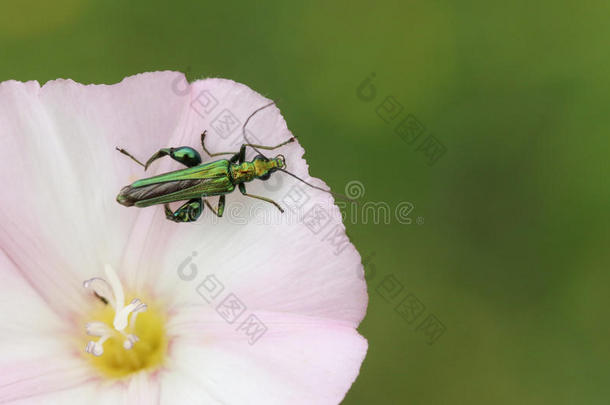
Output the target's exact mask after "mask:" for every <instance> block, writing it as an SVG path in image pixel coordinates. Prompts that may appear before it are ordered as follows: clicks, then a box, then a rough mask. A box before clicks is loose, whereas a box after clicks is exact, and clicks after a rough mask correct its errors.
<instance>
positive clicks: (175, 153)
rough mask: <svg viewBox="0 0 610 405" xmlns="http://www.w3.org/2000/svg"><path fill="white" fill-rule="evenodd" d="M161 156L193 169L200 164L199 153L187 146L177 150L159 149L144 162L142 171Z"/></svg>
mask: <svg viewBox="0 0 610 405" xmlns="http://www.w3.org/2000/svg"><path fill="white" fill-rule="evenodd" d="M163 156H169V157H171V158H172V159H174V160H175V161H176V162H180V163H182V164H183V165H185V166H187V167H193V166H197V165H199V164H201V155H199V152H197V151H196V150H195V149H193V148H191V147H189V146H181V147H179V148H164V149H159V151H158V152H157V153H155V154H154V155H152V156H151V157H150V158H149V159H148V160H147V161H146V165H144V170H146V169H148V166H150V164H151V163H152V162H154V161H155V160H157V159H159V158H161V157H163Z"/></svg>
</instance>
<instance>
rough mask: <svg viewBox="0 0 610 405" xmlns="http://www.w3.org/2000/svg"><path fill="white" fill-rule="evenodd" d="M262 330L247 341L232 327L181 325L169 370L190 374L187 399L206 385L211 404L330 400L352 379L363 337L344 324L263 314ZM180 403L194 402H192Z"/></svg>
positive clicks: (338, 396)
mask: <svg viewBox="0 0 610 405" xmlns="http://www.w3.org/2000/svg"><path fill="white" fill-rule="evenodd" d="M260 316H261V318H263V319H266V320H267V327H268V331H267V333H266V334H265V335H264V336H263V337H262V338H261V339H259V340H258V341H256V342H255V343H254V344H253V345H250V344H249V343H248V339H247V338H246V337H245V336H244V335H243V334H239V333H238V332H236V331H235V330H234V329H233V330H232V331H230V329H232V328H230V327H227V328H224V329H226V330H225V331H224V332H220V331H221V329H223V326H222V325H221V324H211V323H210V324H208V326H209V330H210V331H213V333H211V334H210V333H207V334H206V333H205V332H203V333H202V330H203V329H204V328H201V329H200V326H202V325H198V324H196V323H195V324H191V325H190V326H189V327H188V329H191V332H192V333H189V332H188V331H186V330H184V328H186V325H183V326H182V328H183V330H182V337H181V338H176V340H175V341H174V342H173V344H172V349H171V350H172V353H171V358H172V362H171V364H170V365H169V367H170V369H174V370H178V371H180V372H182V373H183V374H185V375H188V376H189V377H190V379H191V381H192V387H191V389H190V390H189V391H190V392H192V393H193V394H192V396H193V398H195V397H196V395H197V393H198V392H200V391H204V392H206V393H207V395H209V396H210V397H212V398H214V399H215V400H216V401H215V402H217V403H228V404H241V403H251V404H259V403H260V404H286V403H290V404H312V403H313V404H336V403H339V402H340V401H341V400H342V399H343V397H344V395H345V393H346V392H347V390H348V389H349V387H350V386H351V384H352V382H353V381H354V379H355V378H356V376H357V374H358V371H359V368H360V364H361V363H362V360H363V358H364V356H365V354H366V350H367V343H366V340H365V339H363V338H362V337H361V336H359V335H358V333H357V332H356V331H355V330H354V329H353V328H352V327H350V326H349V325H341V324H338V323H336V322H331V321H328V320H323V319H314V318H306V317H295V316H293V315H286V314H272V313H261V314H260ZM185 403H196V402H195V401H190V402H188V401H187V402H185Z"/></svg>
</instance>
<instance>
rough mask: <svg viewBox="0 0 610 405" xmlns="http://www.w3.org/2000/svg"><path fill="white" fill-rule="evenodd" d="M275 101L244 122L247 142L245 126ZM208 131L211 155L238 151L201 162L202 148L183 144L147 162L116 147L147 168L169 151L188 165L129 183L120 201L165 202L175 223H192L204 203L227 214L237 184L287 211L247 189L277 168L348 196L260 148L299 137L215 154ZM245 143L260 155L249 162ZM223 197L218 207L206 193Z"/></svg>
mask: <svg viewBox="0 0 610 405" xmlns="http://www.w3.org/2000/svg"><path fill="white" fill-rule="evenodd" d="M273 104H274V103H270V104H267V105H265V106H263V107H260V108H259V109H257V110H255V111H254V112H253V113H252V114H251V115H250V116H249V117H248V119H246V122H244V125H243V127H242V132H243V136H244V139H245V140H246V142H248V138H247V136H246V125H247V124H248V122H249V121H250V118H252V117H253V116H254V115H255V114H256V113H257V112H259V111H261V110H262V109H264V108H267V107H269V106H271V105H273ZM205 135H206V133H205V131H204V132H203V133H202V134H201V146H202V148H203V150H204V151H205V152H206V153H207V154H208V155H209V156H211V157H213V156H219V155H233V156H232V157H231V158H230V159H222V160H216V161H213V162H208V163H202V162H201V156H200V155H199V152H197V151H196V150H195V149H193V148H191V147H189V146H181V147H178V148H164V149H160V150H159V151H158V152H157V153H155V154H154V155H152V156H151V157H150V159H148V161H147V162H146V164H143V163H142V162H140V161H139V160H138V159H136V158H135V157H133V156H132V155H131V154H130V153H129V152H127V151H126V150H125V149H120V148H116V149H117V150H118V151H119V152H121V153H123V154H124V155H127V156H129V157H130V158H131V159H133V160H134V161H135V162H136V163H138V164H139V165H141V166H143V167H144V170H146V169H148V166H149V165H150V164H151V163H152V162H153V161H155V160H157V159H159V158H161V157H163V156H169V157H171V158H172V159H174V160H175V161H177V162H180V163H182V164H183V165H185V166H187V168H186V169H182V170H176V171H173V172H169V173H164V174H160V175H158V176H154V177H149V178H145V179H141V180H137V181H135V182H134V183H132V184H130V185H129V186H125V187H123V189H121V191H120V192H119V194H118V195H117V198H116V200H117V202H118V203H119V204H122V205H124V206H126V207H131V206H136V207H149V206H151V205H157V204H163V205H164V207H165V216H166V218H167V219H169V220H170V221H174V222H193V221H196V220H197V219H198V218H199V216H200V215H201V213H202V212H203V208H204V207H203V204H204V203H205V205H207V206H208V208H210V209H211V210H212V212H213V213H214V214H216V215H217V216H218V217H222V214H223V212H224V208H225V196H226V194H229V193H231V192H233V190H235V186H237V187H238V188H239V191H240V192H241V193H242V194H243V195H245V196H247V197H252V198H256V199H259V200H262V201H266V202H268V203H271V204H273V205H275V206H276V207H277V208H278V209H279V210H280V212H284V210H283V209H282V207H280V206H279V204H278V203H276V202H275V201H273V200H272V199H270V198H266V197H261V196H258V195H253V194H248V193H247V192H246V184H245V183H247V182H250V181H252V180H254V179H259V180H268V179H269V178H270V177H271V174H272V173H274V172H275V171H281V172H284V173H286V174H288V175H290V176H292V177H294V178H295V179H297V180H299V181H301V182H303V183H305V184H307V185H308V186H309V187H312V188H315V189H318V190H321V191H324V192H328V193H331V194H334V195H337V196H341V197H345V196H343V195H342V194H338V193H333V192H332V191H330V190H325V189H323V188H321V187H318V186H315V185H313V184H311V183H309V182H307V181H305V180H303V179H301V178H300V177H298V176H296V175H294V174H292V173H290V172H289V171H287V170H286V169H285V168H286V160H285V158H284V156H283V155H277V156H276V157H274V158H268V157H266V156H264V155H263V154H262V152H261V151H260V150H259V149H266V150H273V149H277V148H279V147H282V146H284V145H286V144H288V143H290V142H294V140H295V138H290V139H289V140H287V141H286V142H282V143H280V144H279V145H277V146H262V145H254V144H251V143H244V144H243V145H242V146H241V148H240V150H239V152H219V153H210V152H209V151H208V150H207V148H206V147H205ZM246 147H251V148H252V149H254V150H255V151H257V152H258V153H259V154H258V155H257V156H256V157H255V158H254V159H253V160H252V161H251V162H246V161H245V159H246ZM217 195H218V196H220V199H219V200H218V208H217V209H216V210H214V208H212V206H211V205H210V203H209V202H208V201H207V199H206V197H212V196H217ZM176 201H186V203H184V204H183V205H182V206H180V207H179V208H178V209H177V210H176V211H172V210H171V208H170V207H169V203H171V202H176Z"/></svg>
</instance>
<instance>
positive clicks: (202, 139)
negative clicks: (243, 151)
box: [201, 131, 239, 157]
mask: <svg viewBox="0 0 610 405" xmlns="http://www.w3.org/2000/svg"><path fill="white" fill-rule="evenodd" d="M206 132H207V131H203V133H202V134H201V147H202V148H203V151H204V152H205V153H207V154H208V155H209V156H210V157H214V156H220V155H234V154H235V152H217V153H211V152H210V151H209V150H208V148H206V147H205V142H204V141H205V136H206ZM237 153H239V152H237Z"/></svg>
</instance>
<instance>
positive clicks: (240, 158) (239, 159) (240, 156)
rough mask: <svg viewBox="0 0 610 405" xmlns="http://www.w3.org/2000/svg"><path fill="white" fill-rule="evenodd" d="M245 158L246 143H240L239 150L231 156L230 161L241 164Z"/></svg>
mask: <svg viewBox="0 0 610 405" xmlns="http://www.w3.org/2000/svg"><path fill="white" fill-rule="evenodd" d="M245 160H246V145H241V148H239V152H237V153H236V154H235V155H233V157H232V158H231V160H230V161H231V163H238V162H239V164H242V163H244V161H245Z"/></svg>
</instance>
